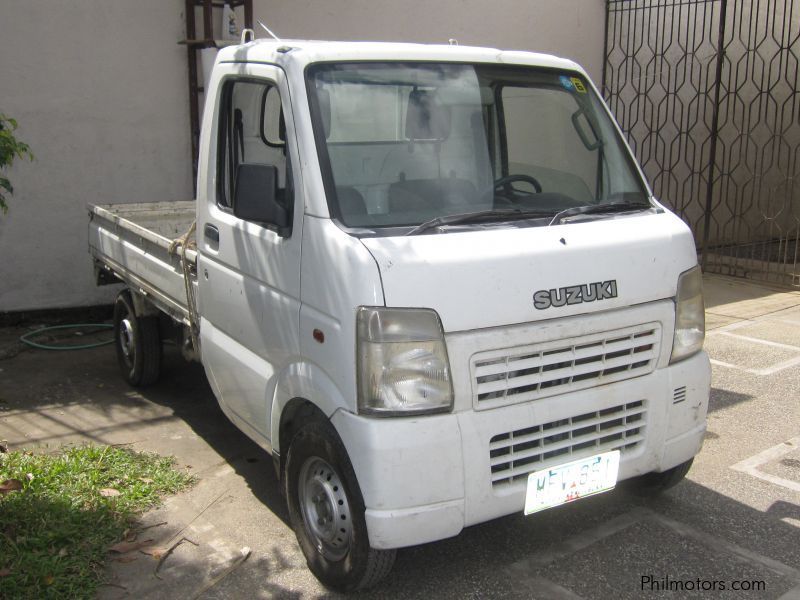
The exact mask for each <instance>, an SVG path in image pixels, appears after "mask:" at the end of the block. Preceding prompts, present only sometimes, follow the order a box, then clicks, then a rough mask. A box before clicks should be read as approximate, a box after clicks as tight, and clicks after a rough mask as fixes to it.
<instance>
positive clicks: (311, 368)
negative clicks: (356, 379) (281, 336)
mask: <svg viewBox="0 0 800 600" xmlns="http://www.w3.org/2000/svg"><path fill="white" fill-rule="evenodd" d="M293 398H303V399H304V400H308V401H309V402H311V403H312V404H314V405H315V406H316V407H317V408H319V409H320V410H321V411H322V412H323V413H325V416H327V417H331V416H332V415H333V413H334V412H336V411H337V410H338V409H340V408H343V409H345V410H350V408H349V404H350V403H348V402H346V401H345V398H344V396H343V395H342V393H341V391H340V390H339V388H338V387H336V384H334V382H333V380H332V379H331V378H330V377H328V375H327V373H325V371H324V370H323V369H322V368H321V367H320V366H318V365H316V364H314V363H311V362H308V361H298V362H294V363H292V364H290V365H289V366H287V367H286V368H285V369H283V370H282V371H281V372H280V375H279V376H278V382H277V384H276V385H275V393H274V395H273V398H272V411H271V418H270V419H271V420H270V440H271V441H272V447H273V450H274V451H275V452H277V453H280V451H281V448H280V447H279V446H280V426H281V414H283V409H284V408H285V407H286V405H287V404H288V403H289V401H290V400H292V399H293Z"/></svg>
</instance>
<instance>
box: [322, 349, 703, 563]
mask: <svg viewBox="0 0 800 600" xmlns="http://www.w3.org/2000/svg"><path fill="white" fill-rule="evenodd" d="M710 375H711V369H710V364H709V360H708V356H707V355H706V353H705V352H700V353H699V354H697V355H695V356H693V357H691V358H689V359H686V360H684V361H681V362H679V363H676V364H674V365H670V366H667V367H664V368H661V369H656V370H655V371H653V372H652V373H650V374H648V375H645V376H642V377H637V378H634V379H629V380H625V381H622V382H618V383H613V384H608V385H603V386H599V387H594V388H589V389H585V390H581V391H577V392H573V393H568V394H563V395H559V396H554V397H551V398H543V399H540V400H537V401H535V402H527V403H523V404H517V405H511V406H506V407H501V408H496V409H492V410H482V411H475V410H471V409H470V410H462V411H460V412H456V413H454V414H449V415H437V416H427V417H414V418H404V419H376V418H367V417H361V416H358V415H354V414H352V413H348V412H346V411H341V410H340V411H337V412H336V413H335V414H334V415H333V417H332V419H331V421H332V423H333V425H334V426H335V427H336V429H337V431H338V432H339V435H340V436H341V438H342V440H343V442H344V444H345V447H346V448H347V451H348V454H349V456H350V459H351V461H352V463H353V467H354V469H355V472H356V476H357V478H358V481H359V485H360V487H361V492H362V495H363V497H364V502H365V505H366V508H367V510H366V521H367V527H368V529H369V537H370V544H371V545H372V546H373V547H374V548H381V549H388V548H398V547H403V546H412V545H416V544H422V543H426V542H431V541H435V540H439V539H444V538H447V537H451V536H454V535H457V534H458V533H459V532H460V531H461V529H463V528H464V527H465V526H468V525H474V524H476V523H481V522H484V521H488V520H490V519H494V518H496V517H500V516H504V515H508V514H513V513H516V512H521V511H522V510H523V507H524V504H525V491H526V486H525V480H524V477H523V478H519V479H516V480H514V481H513V482H511V483H507V484H504V485H502V486H499V485H493V484H492V468H491V458H490V453H489V445H490V441H491V440H492V438H496V437H497V436H502V435H504V434H507V433H508V432H512V431H518V430H521V429H525V428H530V427H532V426H536V425H541V424H549V423H554V422H561V421H562V420H565V419H566V420H569V419H571V418H572V417H575V416H578V415H584V414H586V413H593V412H597V411H605V410H611V409H612V408H614V407H618V406H620V405H625V404H628V403H632V402H639V401H642V404H643V406H644V407H645V409H646V410H645V413H644V416H643V423H642V428H641V429H642V434H643V435H642V438H643V439H642V440H641V441H640V442H639V443H637V444H636V445H635V446H633V447H631V448H629V449H626V450H624V451H623V453H622V457H621V462H620V470H619V479H620V480H622V479H627V478H630V477H634V476H636V475H641V474H644V473H649V472H651V471H665V470H667V469H670V468H672V467H674V466H676V465H678V464H680V463H682V462H685V461H687V460H689V459H690V458H692V457H693V456H694V455H695V454H697V452H699V450H700V447H701V446H702V441H703V435H704V433H705V429H706V412H707V409H708V397H709V392H710ZM594 453H596V452H595V451H593V450H592V449H591V448H589V449H587V450H586V451H581V450H576V452H575V453H574V454H571V455H569V456H563V457H562V456H559V457H556V458H553V459H545V460H544V462H542V463H537V466H536V469H538V468H542V467H546V466H550V465H554V464H560V463H563V462H568V461H570V460H574V459H575V458H580V457H581V456H583V455H591V454H594Z"/></svg>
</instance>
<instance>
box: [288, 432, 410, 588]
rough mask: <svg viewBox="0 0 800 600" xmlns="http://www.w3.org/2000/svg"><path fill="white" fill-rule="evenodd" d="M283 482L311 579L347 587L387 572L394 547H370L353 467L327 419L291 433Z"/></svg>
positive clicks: (369, 581) (360, 585) (361, 584)
mask: <svg viewBox="0 0 800 600" xmlns="http://www.w3.org/2000/svg"><path fill="white" fill-rule="evenodd" d="M285 481H286V498H287V502H288V505H289V518H290V520H291V523H292V527H293V529H294V531H295V535H296V536H297V541H298V543H299V544H300V548H301V549H302V550H303V554H304V555H305V557H306V562H307V563H308V568H309V569H311V572H312V573H314V575H315V576H316V577H317V579H319V580H320V581H321V582H322V583H323V584H324V585H325V586H326V587H328V588H331V589H333V590H336V591H341V592H349V591H354V590H359V589H366V588H369V587H372V586H374V585H375V584H377V583H378V582H379V581H380V580H381V579H383V578H384V577H385V576H386V575H388V573H389V571H391V569H392V565H393V564H394V559H395V554H396V551H395V550H375V549H374V548H371V547H370V545H369V537H368V535H367V524H366V520H365V519H364V500H363V498H362V496H361V490H360V489H359V487H358V482H357V481H356V477H355V472H354V471H353V467H352V465H351V463H350V459H349V458H348V456H347V452H346V450H345V448H344V446H343V444H342V442H341V440H340V439H339V437H338V435H337V434H336V431H335V430H334V429H333V427H332V426H331V425H330V424H329V423H328V422H326V421H315V422H311V423H308V424H307V425H305V426H303V427H302V428H301V429H300V430H299V431H298V432H297V434H296V435H295V436H294V438H293V439H292V441H291V444H290V446H289V454H288V458H287V460H286V478H285Z"/></svg>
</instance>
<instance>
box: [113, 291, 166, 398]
mask: <svg viewBox="0 0 800 600" xmlns="http://www.w3.org/2000/svg"><path fill="white" fill-rule="evenodd" d="M114 346H115V347H116V349H117V362H118V363H119V368H120V371H122V377H123V378H124V379H125V381H127V382H128V383H129V384H130V385H132V386H134V387H145V386H148V385H152V384H154V383H155V382H156V381H158V376H159V374H160V372H161V335H160V333H159V329H158V317H137V316H136V312H135V311H134V308H133V300H132V299H131V295H130V292H128V291H127V290H125V291H123V292H121V293H120V294H119V295H118V296H117V300H116V302H115V303H114Z"/></svg>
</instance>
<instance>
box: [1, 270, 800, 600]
mask: <svg viewBox="0 0 800 600" xmlns="http://www.w3.org/2000/svg"><path fill="white" fill-rule="evenodd" d="M705 292H706V304H707V323H708V329H709V332H708V336H707V342H706V348H707V350H708V352H709V354H710V355H711V357H712V361H713V364H714V367H713V368H714V377H713V388H714V389H713V392H712V398H711V403H710V412H709V432H708V436H707V440H706V444H705V447H704V449H703V451H702V452H701V454H700V455H699V457H698V458H697V460H696V461H695V466H694V467H693V469H692V471H691V472H690V473H689V476H688V478H687V480H686V481H685V482H684V483H682V484H680V485H679V486H678V487H677V488H675V489H674V490H672V491H670V492H668V493H667V494H665V495H664V496H662V497H660V498H658V499H655V500H650V501H646V500H641V499H638V498H635V497H632V496H629V495H627V494H625V493H624V492H622V491H615V492H613V493H610V494H604V495H600V496H597V497H594V498H589V499H586V500H582V501H581V502H578V503H575V504H572V505H569V506H566V507H561V508H558V509H554V510H551V511H546V512H545V513H541V514H539V515H536V516H532V517H527V518H526V517H523V516H522V515H514V516H511V517H507V518H504V519H499V520H497V521H493V522H491V523H486V524H483V525H480V526H476V527H471V528H468V529H467V530H465V531H464V532H463V533H462V534H461V535H459V536H458V537H456V538H453V539H450V540H444V541H441V542H437V543H433V544H427V545H424V546H419V547H415V548H409V549H406V550H403V551H401V552H400V553H399V555H398V560H397V563H396V565H395V569H394V571H393V572H392V574H391V575H390V577H389V578H388V579H387V581H386V582H385V583H384V584H382V585H381V586H380V587H378V588H377V589H376V590H374V591H373V592H372V593H370V594H364V597H376V598H430V597H436V598H440V597H443V598H576V597H577V598H609V597H614V598H640V597H653V598H658V597H663V596H664V595H665V594H668V595H669V593H667V592H659V591H657V588H658V584H659V582H660V583H664V582H665V581H666V580H667V579H670V578H671V579H672V580H681V581H688V580H697V581H698V582H701V583H702V582H706V581H709V582H712V583H713V582H715V581H716V582H717V585H719V583H723V584H727V585H728V589H726V590H725V591H724V592H721V591H719V590H717V592H715V593H717V594H719V597H726V598H727V597H734V598H754V597H758V598H775V599H777V598H800V402H799V401H798V397H799V396H798V394H800V369H798V368H797V365H800V292H786V291H782V290H777V289H773V288H769V287H764V286H758V285H753V284H750V283H746V282H742V281H739V280H734V279H729V278H723V277H715V276H707V277H706V288H705ZM26 330H27V329H20V328H7V329H2V330H0V356H3V355H5V356H10V358H6V359H0V439H5V440H7V441H8V442H9V444H10V445H11V447H12V448H17V447H37V446H47V447H57V446H59V445H61V444H64V443H79V442H86V441H89V442H95V443H106V444H126V445H130V446H131V447H132V448H134V449H137V450H147V451H153V452H158V453H160V454H169V455H174V456H175V457H176V459H177V461H178V463H179V464H180V465H182V466H185V467H186V468H188V469H189V470H190V471H191V472H193V473H195V474H196V475H197V476H198V479H199V481H198V484H197V485H196V486H195V487H194V488H193V489H192V490H190V491H188V492H186V493H183V494H180V495H178V496H176V497H173V498H170V499H168V500H167V502H166V503H165V504H164V506H162V507H161V508H159V509H157V510H154V511H151V512H150V513H148V514H147V515H146V516H145V517H144V520H143V521H144V525H155V526H154V527H152V528H150V529H148V530H147V531H145V532H144V533H143V534H142V537H144V538H145V539H148V538H152V539H153V544H155V545H160V546H163V547H169V546H171V545H172V544H174V543H175V542H177V541H180V540H182V539H183V538H186V540H188V541H183V543H181V544H180V545H178V546H177V547H176V548H175V549H174V551H173V552H172V554H171V555H170V556H169V557H168V558H166V559H165V560H164V562H163V565H162V567H161V569H160V570H159V572H158V576H159V577H160V578H159V577H156V576H155V575H154V570H155V567H156V565H157V564H158V562H157V561H156V560H154V559H153V558H152V557H150V556H147V555H144V554H140V555H138V556H137V558H136V560H135V561H133V562H129V563H114V562H112V563H111V566H110V568H109V570H108V572H107V576H108V581H109V583H110V584H111V585H108V586H105V587H104V588H103V591H102V593H101V597H103V598H157V597H202V598H320V597H326V596H330V595H331V594H329V593H328V592H327V591H326V590H325V589H324V588H322V587H321V586H320V585H319V584H318V583H317V581H316V580H315V579H314V577H313V576H312V575H311V574H310V572H309V571H308V570H307V569H306V567H305V561H304V559H303V556H302V554H301V553H300V550H299V548H298V547H297V544H296V541H295V539H294V534H293V533H292V531H291V529H290V528H289V526H288V525H287V523H286V520H287V515H286V507H285V503H284V501H283V498H282V496H281V494H280V492H279V490H278V485H277V482H276V481H275V476H274V472H273V469H272V462H271V457H270V456H268V455H267V454H266V453H265V452H264V451H262V450H261V449H260V448H258V447H257V446H256V445H255V444H253V443H252V442H250V441H249V440H248V439H247V438H246V437H245V436H244V435H243V434H241V433H239V432H238V430H236V429H235V428H234V427H233V426H232V425H231V424H230V423H229V422H228V421H227V420H226V419H225V417H224V416H223V415H222V413H221V411H220V410H219V408H218V407H217V405H216V402H215V400H214V398H213V396H212V394H211V392H210V390H209V388H208V385H207V383H206V381H205V377H204V375H203V372H202V368H200V367H199V366H198V365H187V364H185V363H183V362H182V361H181V359H180V358H179V357H178V356H177V355H176V353H174V352H172V353H168V356H167V360H166V363H165V371H164V374H163V378H162V381H161V383H159V384H158V385H157V386H154V387H153V388H150V389H148V390H146V391H143V392H137V391H133V390H131V389H130V388H128V387H127V386H126V385H125V384H124V383H123V382H122V381H121V378H120V376H119V374H118V372H117V365H116V360H115V357H114V352H113V348H112V347H110V346H108V347H103V348H98V349H94V350H87V351H80V352H59V353H47V352H42V351H33V350H27V349H25V350H23V351H21V352H19V353H18V354H15V353H16V352H17V345H16V342H15V340H16V338H17V337H18V336H19V335H20V334H21V333H24V332H25V331H26ZM159 523H165V524H163V525H158V524H159ZM246 549H249V551H250V553H249V555H248V558H247V559H246V560H244V561H243V562H242V559H243V556H244V554H243V550H244V552H245V554H246V553H247V550H246ZM226 573H227V575H226ZM223 575H225V577H224V578H222V579H220V577H221V576H223ZM648 577H649V578H650V579H649V580H647V581H649V583H648V584H646V586H645V589H642V585H643V583H642V582H643V581H645V578H648ZM734 581H737V582H750V583H751V584H752V585H755V582H763V586H764V588H765V589H761V590H752V589H751V590H736V591H734V590H731V589H730V586H731V585H732V583H733V582H734ZM653 585H655V587H656V589H653ZM759 585H761V583H760V584H759ZM647 586H649V587H647ZM707 595H708V592H702V591H700V592H695V591H691V590H690V591H688V592H686V593H684V594H682V596H686V597H693V596H694V597H701V596H702V597H707Z"/></svg>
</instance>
